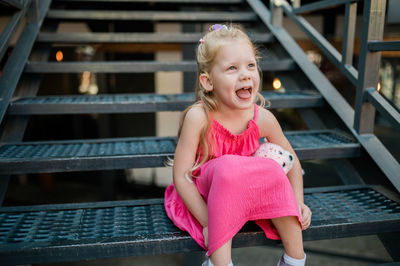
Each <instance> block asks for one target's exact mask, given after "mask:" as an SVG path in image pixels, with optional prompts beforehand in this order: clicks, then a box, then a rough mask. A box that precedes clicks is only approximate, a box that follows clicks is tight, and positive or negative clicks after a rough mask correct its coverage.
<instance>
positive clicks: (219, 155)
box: [164, 105, 301, 255]
mask: <svg viewBox="0 0 400 266" xmlns="http://www.w3.org/2000/svg"><path fill="white" fill-rule="evenodd" d="M257 114H258V106H257V105H255V107H254V117H253V119H252V120H250V121H249V124H248V127H247V129H246V130H245V131H244V132H243V133H241V134H239V135H234V134H232V133H231V132H230V131H229V130H227V129H226V128H224V127H223V126H222V125H221V124H220V123H218V122H217V121H216V120H213V119H212V120H211V123H212V130H211V131H210V132H211V134H212V135H213V139H214V141H215V143H214V144H215V145H214V146H213V151H212V158H213V159H211V160H209V161H207V162H206V163H205V164H203V165H202V166H201V167H200V168H199V169H198V170H196V171H195V172H194V173H193V174H194V175H195V176H196V178H194V183H195V185H196V186H197V188H198V190H199V192H200V194H201V195H202V197H203V198H204V200H205V201H206V203H207V206H208V235H209V239H208V255H210V254H212V253H213V252H214V251H216V250H217V249H218V248H220V247H221V246H222V245H223V244H225V243H226V242H227V241H228V240H230V239H231V238H232V237H233V236H235V235H236V233H237V232H238V231H239V230H240V229H241V228H242V227H243V225H244V224H245V223H246V222H248V221H255V222H256V224H257V225H259V226H260V227H261V228H262V230H263V231H264V233H265V235H266V237H267V238H270V239H280V237H279V234H278V231H277V230H276V229H275V227H274V226H273V225H272V223H271V222H270V219H272V218H277V217H283V216H296V217H297V218H298V220H299V222H300V225H301V219H300V215H299V210H298V206H297V202H296V198H295V196H294V193H293V189H292V186H291V184H290V182H289V180H288V178H287V176H286V174H285V172H284V171H283V169H282V167H281V166H280V165H279V164H278V163H277V162H275V161H274V160H272V159H269V158H261V157H252V156H251V155H252V154H253V153H254V152H255V151H256V150H257V148H258V146H259V145H260V144H259V139H260V131H259V128H258V125H257V122H256V121H257ZM164 204H165V210H166V212H167V215H168V217H169V218H170V219H171V220H172V222H173V223H174V224H175V225H176V226H177V227H179V228H180V229H181V230H184V231H186V232H188V233H189V234H190V235H191V237H192V238H193V239H194V240H195V241H196V242H197V243H198V244H199V245H200V246H201V247H203V248H204V249H206V247H205V245H204V237H203V228H202V226H201V225H200V223H199V222H198V221H197V220H196V218H194V216H193V215H192V214H191V213H190V212H189V210H188V209H187V208H186V206H185V205H184V203H183V201H182V200H181V198H180V197H179V195H178V193H177V191H176V189H175V187H174V185H173V184H171V185H169V186H168V187H167V189H166V191H165V202H164Z"/></svg>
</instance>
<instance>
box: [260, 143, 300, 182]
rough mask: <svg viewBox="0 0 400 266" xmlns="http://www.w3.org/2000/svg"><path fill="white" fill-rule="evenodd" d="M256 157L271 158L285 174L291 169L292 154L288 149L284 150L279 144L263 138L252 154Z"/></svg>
mask: <svg viewBox="0 0 400 266" xmlns="http://www.w3.org/2000/svg"><path fill="white" fill-rule="evenodd" d="M253 156H256V157H264V158H271V159H273V160H275V161H276V162H277V163H279V164H280V165H281V166H282V168H283V170H284V171H285V173H286V174H287V173H288V172H289V171H290V169H292V166H293V163H294V156H293V154H291V153H290V152H289V151H287V150H284V149H283V148H282V147H281V146H279V145H276V144H274V143H271V142H268V141H266V140H265V142H264V143H262V144H261V145H260V147H258V149H257V150H256V152H255V153H254V154H253Z"/></svg>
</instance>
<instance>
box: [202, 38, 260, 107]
mask: <svg viewBox="0 0 400 266" xmlns="http://www.w3.org/2000/svg"><path fill="white" fill-rule="evenodd" d="M209 85H210V86H208V89H209V90H210V91H212V92H213V94H214V95H215V97H216V100H217V102H218V105H219V107H228V108H232V109H241V110H243V109H248V108H252V107H253V104H254V102H255V99H256V95H257V92H258V88H259V85H260V75H259V73H258V70H257V61H256V58H255V55H254V51H253V49H252V47H251V46H250V45H249V44H248V43H247V42H244V41H233V42H230V43H228V44H226V45H223V46H221V47H220V49H219V51H218V53H217V55H216V57H215V59H214V63H213V66H212V69H211V72H210V79H209Z"/></svg>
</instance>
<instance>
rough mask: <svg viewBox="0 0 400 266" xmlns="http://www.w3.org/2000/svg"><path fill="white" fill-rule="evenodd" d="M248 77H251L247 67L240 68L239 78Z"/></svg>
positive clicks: (245, 78) (244, 78)
mask: <svg viewBox="0 0 400 266" xmlns="http://www.w3.org/2000/svg"><path fill="white" fill-rule="evenodd" d="M250 78H251V75H250V72H249V71H248V70H247V69H244V70H242V72H241V73H240V79H241V80H247V79H250Z"/></svg>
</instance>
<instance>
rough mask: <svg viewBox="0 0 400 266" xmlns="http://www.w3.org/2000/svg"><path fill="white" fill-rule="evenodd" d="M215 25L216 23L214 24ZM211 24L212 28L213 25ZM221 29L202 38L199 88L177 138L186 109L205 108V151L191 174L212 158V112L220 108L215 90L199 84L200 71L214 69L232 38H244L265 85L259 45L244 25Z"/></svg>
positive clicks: (259, 98)
mask: <svg viewBox="0 0 400 266" xmlns="http://www.w3.org/2000/svg"><path fill="white" fill-rule="evenodd" d="M214 26H215V25H214ZM214 26H212V27H214ZM218 26H219V28H218V29H216V30H211V27H210V31H209V32H208V33H207V34H206V35H205V36H204V37H203V38H202V39H201V40H200V43H199V45H198V47H197V57H196V61H197V80H196V88H195V97H196V98H195V102H194V104H192V105H191V106H189V107H188V108H186V109H185V110H184V111H183V113H182V116H181V120H180V125H179V131H178V138H179V137H180V133H181V130H182V125H183V121H184V119H185V116H186V114H187V112H188V111H189V110H190V109H191V108H193V107H201V108H202V109H203V110H204V113H205V114H206V117H207V122H206V124H205V126H204V127H203V129H202V131H201V134H200V142H199V148H200V150H201V152H202V154H201V158H200V157H199V155H198V156H197V159H196V162H195V163H194V165H193V167H192V168H191V169H190V170H189V174H191V173H192V172H193V171H194V170H196V169H197V168H199V167H200V166H201V165H202V164H204V163H205V162H206V161H208V160H209V159H210V154H212V145H211V143H212V141H213V140H210V139H208V138H209V136H210V134H209V131H210V119H209V113H210V112H213V111H216V110H217V108H218V103H217V101H216V98H215V96H214V94H213V93H212V92H207V91H206V90H205V89H204V88H203V86H202V85H201V84H200V80H199V76H200V75H201V74H206V75H208V73H210V72H211V69H212V66H213V63H214V59H215V57H216V56H217V53H218V51H219V49H220V48H221V47H222V46H224V45H226V44H228V43H229V42H232V41H242V42H246V43H248V44H249V46H250V47H251V48H252V49H253V51H254V55H255V58H256V60H257V68H258V72H259V74H260V88H259V91H260V90H261V88H262V71H261V69H260V67H259V64H258V61H259V59H260V58H261V57H260V55H259V52H258V49H257V47H256V46H255V45H254V44H253V43H252V42H251V40H250V38H249V36H248V35H247V34H246V33H245V31H244V30H243V28H242V27H241V26H239V25H231V26H230V27H226V26H224V25H218ZM256 100H257V101H259V103H260V106H262V107H264V106H265V104H266V100H265V98H264V97H263V96H262V95H261V94H260V92H257V97H256Z"/></svg>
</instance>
